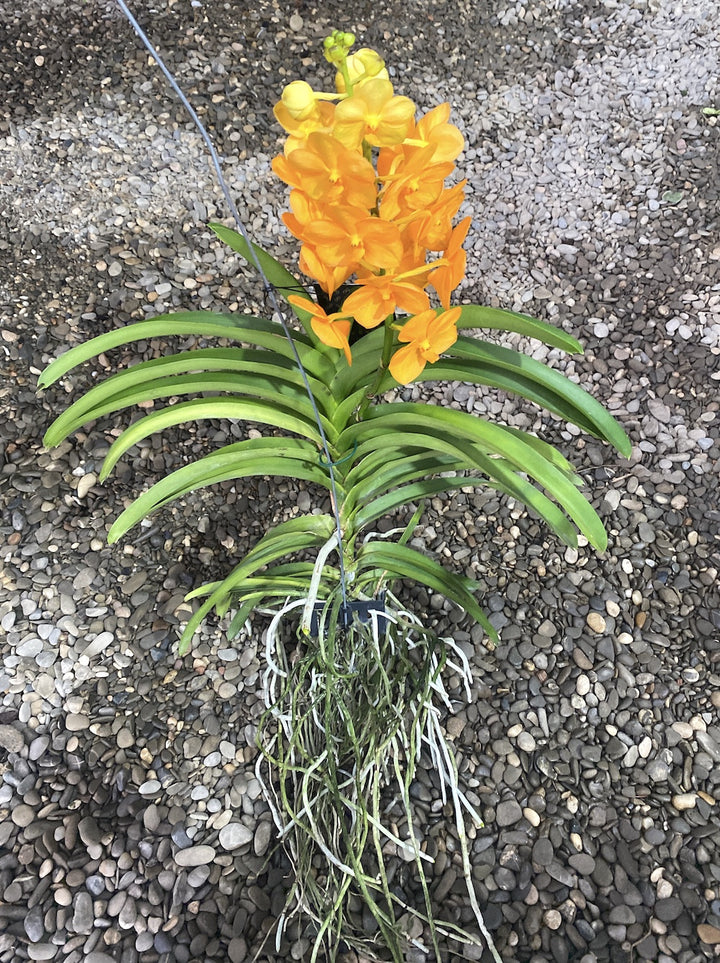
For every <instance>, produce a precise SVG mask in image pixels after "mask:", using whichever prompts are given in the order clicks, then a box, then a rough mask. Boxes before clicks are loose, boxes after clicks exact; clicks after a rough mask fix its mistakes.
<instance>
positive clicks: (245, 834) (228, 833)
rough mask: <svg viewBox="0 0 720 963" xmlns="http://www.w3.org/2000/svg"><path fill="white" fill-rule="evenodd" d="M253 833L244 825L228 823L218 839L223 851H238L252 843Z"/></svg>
mask: <svg viewBox="0 0 720 963" xmlns="http://www.w3.org/2000/svg"><path fill="white" fill-rule="evenodd" d="M252 838H253V833H252V831H251V830H250V829H248V827H247V826H244V825H243V824H242V823H228V824H227V826H223V828H222V829H221V830H220V833H219V836H218V839H219V842H220V845H221V846H222V848H223V849H228V850H230V849H237V848H238V847H239V846H247V845H248V843H250V842H251V841H252Z"/></svg>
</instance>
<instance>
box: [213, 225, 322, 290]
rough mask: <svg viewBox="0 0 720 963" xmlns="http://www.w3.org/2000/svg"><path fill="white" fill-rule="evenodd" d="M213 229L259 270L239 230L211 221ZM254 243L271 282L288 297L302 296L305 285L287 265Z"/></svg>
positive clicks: (260, 262) (253, 246)
mask: <svg viewBox="0 0 720 963" xmlns="http://www.w3.org/2000/svg"><path fill="white" fill-rule="evenodd" d="M208 227H209V228H210V230H211V231H213V232H214V233H215V234H216V235H217V237H219V238H220V240H221V241H222V242H223V243H224V244H227V246H228V247H229V248H230V249H231V250H232V251H235V253H236V254H239V255H240V256H241V257H242V258H244V259H245V261H247V263H248V264H249V265H250V267H252V268H253V270H255V271H256V270H257V265H256V263H255V258H253V256H252V254H251V253H250V248H249V247H248V244H247V241H246V240H245V238H244V237H243V236H242V234H239V233H238V232H237V231H235V230H233V228H231V227H225V225H224V224H217V223H211V224H209V225H208ZM251 243H252V249H253V251H254V252H255V257H256V258H257V261H258V263H259V264H260V267H261V268H262V270H263V273H264V275H265V277H266V278H267V279H268V281H269V282H270V284H272V286H273V287H274V288H277V289H278V291H279V292H280V294H281V295H282V296H283V297H284V298H287V296H288V294H299V295H300V296H301V297H302V296H304V294H305V289H304V287H303V286H302V285H301V284H300V282H299V281H298V279H297V278H296V277H295V275H293V274H291V273H290V272H289V271H288V269H287V268H286V267H284V266H283V265H282V264H281V263H280V262H279V261H278V260H276V259H275V258H274V257H273V256H272V255H271V254H268V252H267V251H265V250H263V249H262V248H261V247H260V245H258V244H255V243H254V242H251Z"/></svg>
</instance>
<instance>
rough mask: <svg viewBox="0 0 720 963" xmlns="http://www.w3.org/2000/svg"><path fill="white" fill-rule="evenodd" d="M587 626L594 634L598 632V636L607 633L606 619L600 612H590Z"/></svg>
mask: <svg viewBox="0 0 720 963" xmlns="http://www.w3.org/2000/svg"><path fill="white" fill-rule="evenodd" d="M587 624H588V625H589V626H590V628H591V629H592V630H593V632H597V633H598V635H600V634H601V633H603V632H604V631H605V619H604V618H603V617H602V615H601V614H600V613H599V612H588V615H587Z"/></svg>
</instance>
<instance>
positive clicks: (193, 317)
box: [38, 311, 327, 388]
mask: <svg viewBox="0 0 720 963" xmlns="http://www.w3.org/2000/svg"><path fill="white" fill-rule="evenodd" d="M171 335H179V336H181V337H193V336H194V337H201V336H202V337H214V338H228V339H229V340H231V341H239V342H244V343H246V344H254V345H259V346H260V347H262V348H268V349H270V350H272V351H275V352H277V354H279V355H281V356H282V357H285V358H293V357H294V355H293V352H292V348H291V347H290V344H289V343H288V340H287V338H286V337H285V335H284V334H283V330H282V327H281V326H280V325H279V324H278V323H277V322H275V321H268V320H267V319H266V318H256V317H253V316H252V315H250V314H237V315H232V314H219V313H218V312H215V311H179V312H177V313H176V314H161V315H159V316H158V317H157V318H152V320H150V321H138V322H137V323H135V324H126V325H124V326H123V327H122V328H116V329H115V330H113V331H106V332H105V334H100V335H98V336H97V337H96V338H91V339H90V340H89V341H85V342H83V344H78V345H76V346H75V347H74V348H70V350H69V351H66V352H65V353H64V354H61V355H60V357H59V358H56V359H55V360H54V361H52V362H51V363H50V364H49V365H48V366H47V368H46V369H45V370H44V371H43V372H42V374H41V375H40V377H39V378H38V386H39V387H40V388H47V387H48V386H49V385H51V384H53V383H54V382H55V381H57V380H58V378H62V376H63V375H64V374H67V372H68V371H70V370H71V369H72V368H75V367H76V366H77V365H79V364H82V363H83V362H84V361H89V360H90V359H91V358H96V357H97V356H98V355H100V354H104V353H105V352H106V351H110V350H111V349H112V348H117V347H120V346H121V345H124V344H132V342H134V341H144V340H145V339H148V340H152V339H153V338H165V337H170V336H171ZM295 341H296V347H297V349H298V353H299V354H300V358H301V359H302V362H303V365H304V366H305V368H307V370H308V371H310V372H311V373H312V374H313V375H314V376H315V377H322V374H323V372H325V371H327V361H326V360H325V359H324V358H323V357H322V355H320V354H319V353H318V352H317V351H315V350H314V348H313V347H312V344H311V342H310V341H309V339H308V338H307V336H306V335H304V334H301V333H298V334H297V336H296V338H295Z"/></svg>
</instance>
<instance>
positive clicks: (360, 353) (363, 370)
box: [329, 325, 392, 401]
mask: <svg viewBox="0 0 720 963" xmlns="http://www.w3.org/2000/svg"><path fill="white" fill-rule="evenodd" d="M384 338H385V328H384V326H383V325H380V327H379V328H373V329H372V330H370V331H363V333H362V335H361V336H360V337H359V338H358V340H357V341H356V342H355V344H353V345H352V347H351V349H350V350H351V352H352V359H353V363H352V365H350V366H348V365H347V364H345V362H344V358H343V357H342V355H341V356H340V357H339V358H338V361H337V365H336V373H335V375H334V377H333V378H332V380H331V381H330V383H329V388H330V391H331V392H332V394H333V397H334V398H336V399H337V400H338V401H341V400H342V399H344V398H347V396H348V395H350V394H352V393H353V392H354V391H356V390H357V389H358V388H364V387H367V386H368V385H370V384H371V383H373V382H374V381H375V379H376V377H377V370H378V365H379V363H380V358H381V356H382V348H383V341H384ZM390 380H391V381H392V379H390Z"/></svg>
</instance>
